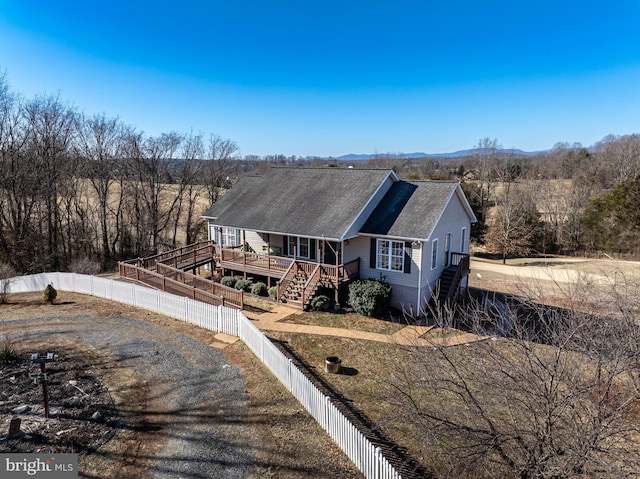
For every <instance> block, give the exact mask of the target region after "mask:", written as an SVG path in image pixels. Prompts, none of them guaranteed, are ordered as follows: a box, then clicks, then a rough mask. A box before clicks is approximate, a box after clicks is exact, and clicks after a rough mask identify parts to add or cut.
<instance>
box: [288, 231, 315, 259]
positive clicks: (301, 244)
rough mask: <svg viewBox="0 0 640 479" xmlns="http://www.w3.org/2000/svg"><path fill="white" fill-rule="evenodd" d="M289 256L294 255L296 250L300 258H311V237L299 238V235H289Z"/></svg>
mask: <svg viewBox="0 0 640 479" xmlns="http://www.w3.org/2000/svg"><path fill="white" fill-rule="evenodd" d="M288 241H289V256H293V252H294V251H295V252H296V257H298V258H309V257H310V255H309V253H310V251H311V247H310V246H311V242H310V240H309V238H298V237H297V236H289V240H288Z"/></svg>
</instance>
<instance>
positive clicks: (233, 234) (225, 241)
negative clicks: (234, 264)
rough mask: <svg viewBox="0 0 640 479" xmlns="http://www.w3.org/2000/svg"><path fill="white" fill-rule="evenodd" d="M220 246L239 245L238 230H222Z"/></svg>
mask: <svg viewBox="0 0 640 479" xmlns="http://www.w3.org/2000/svg"><path fill="white" fill-rule="evenodd" d="M220 244H221V245H222V246H238V245H239V244H240V230H238V229H235V228H222V229H221V235H220Z"/></svg>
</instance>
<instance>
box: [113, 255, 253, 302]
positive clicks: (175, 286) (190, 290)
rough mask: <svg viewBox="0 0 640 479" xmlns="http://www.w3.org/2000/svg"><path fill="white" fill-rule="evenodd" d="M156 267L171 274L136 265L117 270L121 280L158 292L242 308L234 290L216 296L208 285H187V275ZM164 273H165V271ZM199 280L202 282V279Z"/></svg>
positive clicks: (239, 295)
mask: <svg viewBox="0 0 640 479" xmlns="http://www.w3.org/2000/svg"><path fill="white" fill-rule="evenodd" d="M157 266H158V267H159V268H163V267H164V268H167V269H171V273H170V274H169V275H164V274H162V273H160V272H157V271H151V270H149V269H145V268H143V267H141V266H138V265H137V264H129V263H118V270H119V273H120V277H121V278H126V279H130V280H132V281H136V282H138V283H142V284H145V285H147V286H151V287H153V288H156V289H158V290H160V291H165V292H167V293H172V294H176V295H178V296H184V297H186V298H191V299H194V300H198V301H202V302H204V303H207V304H211V305H214V306H230V307H234V308H240V309H242V308H243V307H244V302H243V296H242V293H241V292H240V291H235V290H234V291H228V292H227V291H226V290H225V293H224V294H227V296H224V294H217V293H219V292H220V290H219V289H215V291H216V292H217V293H214V292H212V287H211V286H210V285H205V287H203V288H201V287H199V286H203V284H202V283H196V282H195V281H193V282H192V283H191V284H189V283H188V282H185V281H184V278H185V277H186V275H187V274H189V273H184V272H183V271H179V270H175V269H173V268H170V267H167V266H165V265H162V264H161V263H157ZM164 271H165V272H166V270H164ZM176 271H177V272H179V273H182V277H181V280H178V279H176V278H178V277H179V276H178V275H177V273H176ZM190 276H194V275H190ZM200 279H202V280H204V278H200ZM204 281H206V280H204ZM220 286H221V285H220ZM229 289H230V288H229Z"/></svg>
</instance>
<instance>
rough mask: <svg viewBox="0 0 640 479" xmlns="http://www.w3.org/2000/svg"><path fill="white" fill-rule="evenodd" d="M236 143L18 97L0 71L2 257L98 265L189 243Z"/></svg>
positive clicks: (36, 267)
mask: <svg viewBox="0 0 640 479" xmlns="http://www.w3.org/2000/svg"><path fill="white" fill-rule="evenodd" d="M237 151H238V145H237V144H236V143H235V142H234V141H232V140H229V139H224V138H221V137H220V136H217V135H210V136H209V137H205V135H203V134H201V133H194V132H190V133H187V134H181V133H176V132H169V133H163V134H160V135H158V136H148V135H145V134H144V133H143V132H142V131H138V130H136V129H135V128H133V127H132V126H130V125H127V124H126V123H124V122H123V121H122V120H120V119H119V118H110V117H107V116H106V115H93V116H87V115H85V114H83V113H81V112H79V111H77V110H76V109H75V108H73V107H71V106H69V105H67V104H66V103H65V102H63V101H62V100H61V99H60V98H59V97H57V96H50V95H44V96H37V97H35V98H31V99H25V98H23V97H21V96H20V95H18V94H16V93H14V92H12V91H11V90H10V88H9V86H8V84H7V82H6V80H5V78H4V77H0V263H4V264H7V265H10V266H11V267H12V268H13V269H15V270H16V271H18V272H22V273H31V272H38V271H56V270H69V269H71V270H73V269H74V267H75V268H76V269H77V268H81V267H83V266H82V265H84V267H87V265H90V266H91V267H92V268H95V267H96V264H97V268H98V269H102V270H104V269H109V268H112V267H113V266H114V264H115V262H116V261H118V260H121V259H123V258H132V257H139V256H146V255H150V254H154V253H156V252H158V251H159V250H162V249H166V248H174V247H176V246H179V245H182V244H185V243H187V244H188V243H191V242H193V241H195V240H196V238H197V237H198V219H199V216H200V214H201V213H202V209H203V207H202V206H201V205H206V206H208V205H210V204H212V203H214V202H215V201H216V200H217V198H218V195H219V194H220V192H221V190H222V189H223V188H225V187H228V183H229V181H231V179H230V177H231V176H232V175H233V174H234V171H235V165H234V163H233V162H231V161H230V160H231V159H232V158H233V155H234V154H236V152H237ZM206 206H205V207H206Z"/></svg>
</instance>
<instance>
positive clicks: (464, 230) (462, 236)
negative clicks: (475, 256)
mask: <svg viewBox="0 0 640 479" xmlns="http://www.w3.org/2000/svg"><path fill="white" fill-rule="evenodd" d="M466 242H467V228H462V231H461V232H460V252H461V253H464V252H465V251H466V250H465V246H466Z"/></svg>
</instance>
